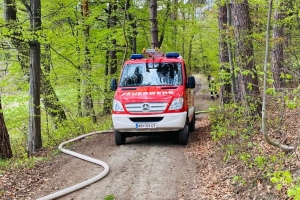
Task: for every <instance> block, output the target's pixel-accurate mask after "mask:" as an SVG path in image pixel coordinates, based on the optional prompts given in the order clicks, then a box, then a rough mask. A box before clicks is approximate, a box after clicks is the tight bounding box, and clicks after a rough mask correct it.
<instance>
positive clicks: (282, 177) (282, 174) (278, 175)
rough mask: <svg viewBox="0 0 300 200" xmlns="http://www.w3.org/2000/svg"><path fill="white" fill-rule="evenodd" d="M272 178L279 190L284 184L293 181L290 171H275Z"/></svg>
mask: <svg viewBox="0 0 300 200" xmlns="http://www.w3.org/2000/svg"><path fill="white" fill-rule="evenodd" d="M270 180H271V182H272V183H274V184H276V189H277V190H281V189H282V187H283V186H287V185H291V184H292V182H293V178H292V175H291V173H290V172H289V171H275V172H274V173H273V175H272V176H271V178H270Z"/></svg>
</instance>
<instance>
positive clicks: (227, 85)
mask: <svg viewBox="0 0 300 200" xmlns="http://www.w3.org/2000/svg"><path fill="white" fill-rule="evenodd" d="M218 20H219V30H220V37H219V38H220V39H219V52H220V53H219V60H220V63H221V67H220V70H221V73H222V74H221V81H222V87H221V92H220V97H221V103H222V104H223V103H225V104H227V103H229V102H230V101H231V94H232V91H231V82H230V77H231V73H230V66H229V54H228V44H227V40H226V38H227V35H226V30H227V28H226V25H227V6H226V4H224V5H219V12H218Z"/></svg>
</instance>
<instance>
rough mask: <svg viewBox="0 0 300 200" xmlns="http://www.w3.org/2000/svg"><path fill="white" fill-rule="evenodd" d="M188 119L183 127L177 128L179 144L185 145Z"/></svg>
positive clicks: (187, 137)
mask: <svg viewBox="0 0 300 200" xmlns="http://www.w3.org/2000/svg"><path fill="white" fill-rule="evenodd" d="M188 124H189V123H188V119H187V120H186V122H185V125H184V127H183V129H181V130H179V144H181V145H186V144H187V143H188V140H189V126H188Z"/></svg>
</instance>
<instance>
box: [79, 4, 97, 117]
mask: <svg viewBox="0 0 300 200" xmlns="http://www.w3.org/2000/svg"><path fill="white" fill-rule="evenodd" d="M81 11H82V20H83V26H84V27H83V35H84V41H85V45H84V64H83V68H82V69H84V70H85V73H86V74H87V75H86V77H87V78H85V79H84V80H83V85H82V87H83V92H84V94H83V108H84V109H83V111H84V115H85V116H91V117H92V119H93V122H96V121H97V119H96V114H95V110H94V103H93V98H92V86H91V70H92V63H91V59H90V57H89V56H90V50H89V47H88V42H89V37H90V27H89V25H87V22H86V21H87V18H88V15H89V1H88V0H85V1H83V2H82V5H81Z"/></svg>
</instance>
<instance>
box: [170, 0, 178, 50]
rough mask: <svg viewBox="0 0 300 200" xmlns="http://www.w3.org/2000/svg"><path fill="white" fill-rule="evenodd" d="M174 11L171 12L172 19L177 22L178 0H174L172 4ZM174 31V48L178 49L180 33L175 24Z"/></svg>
mask: <svg viewBox="0 0 300 200" xmlns="http://www.w3.org/2000/svg"><path fill="white" fill-rule="evenodd" d="M172 10H173V11H172V12H171V20H172V23H173V24H175V23H176V21H177V18H178V0H173V4H172ZM172 31H173V33H172V36H173V38H174V39H173V41H172V43H173V47H174V49H177V34H178V30H177V26H175V25H174V26H173V30H172Z"/></svg>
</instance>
